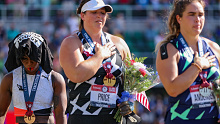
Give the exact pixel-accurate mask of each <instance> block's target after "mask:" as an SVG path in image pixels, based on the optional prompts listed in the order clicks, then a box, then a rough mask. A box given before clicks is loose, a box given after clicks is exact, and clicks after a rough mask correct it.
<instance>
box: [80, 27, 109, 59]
mask: <svg viewBox="0 0 220 124" xmlns="http://www.w3.org/2000/svg"><path fill="white" fill-rule="evenodd" d="M81 33H82V35H83V37H84V38H85V39H86V41H87V42H88V43H89V45H90V46H91V48H89V49H90V52H89V53H95V44H94V43H93V40H92V38H91V37H90V36H89V34H88V33H87V32H86V30H85V29H84V28H83V29H82V31H81ZM101 41H102V45H105V44H106V38H105V36H104V34H103V32H102V35H101ZM85 54H86V56H92V54H88V53H85Z"/></svg>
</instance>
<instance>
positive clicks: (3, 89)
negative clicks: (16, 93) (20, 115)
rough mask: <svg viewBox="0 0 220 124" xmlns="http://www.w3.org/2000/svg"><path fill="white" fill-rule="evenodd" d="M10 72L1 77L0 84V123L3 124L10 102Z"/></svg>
mask: <svg viewBox="0 0 220 124" xmlns="http://www.w3.org/2000/svg"><path fill="white" fill-rule="evenodd" d="M12 80H13V76H12V73H10V74H7V75H5V76H4V77H3V79H2V81H1V84H0V103H1V104H0V124H4V121H5V117H6V113H7V111H8V108H9V106H10V103H11V97H12V96H11V95H12V92H11V91H12V90H11V89H12Z"/></svg>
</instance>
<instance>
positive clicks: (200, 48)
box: [198, 39, 210, 88]
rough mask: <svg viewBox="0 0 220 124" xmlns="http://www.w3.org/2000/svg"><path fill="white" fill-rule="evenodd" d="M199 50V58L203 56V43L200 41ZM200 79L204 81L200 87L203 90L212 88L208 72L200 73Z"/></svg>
mask: <svg viewBox="0 0 220 124" xmlns="http://www.w3.org/2000/svg"><path fill="white" fill-rule="evenodd" d="M198 50H199V56H203V55H204V52H203V47H202V42H201V40H200V39H199V40H198ZM199 77H200V78H201V79H202V84H201V85H200V86H201V87H202V88H204V87H208V86H210V84H209V83H208V82H207V80H206V79H207V71H202V72H200V73H199Z"/></svg>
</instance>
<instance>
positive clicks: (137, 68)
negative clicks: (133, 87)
mask: <svg viewBox="0 0 220 124" xmlns="http://www.w3.org/2000/svg"><path fill="white" fill-rule="evenodd" d="M133 65H134V68H135V70H137V71H139V69H140V68H143V69H146V66H144V64H143V63H141V62H135V63H134V64H133Z"/></svg>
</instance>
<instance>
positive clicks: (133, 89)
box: [114, 55, 160, 122]
mask: <svg viewBox="0 0 220 124" xmlns="http://www.w3.org/2000/svg"><path fill="white" fill-rule="evenodd" d="M146 58H147V57H140V58H137V57H136V58H135V59H134V58H133V55H132V60H130V59H129V57H127V58H126V59H125V61H124V63H123V64H124V70H123V73H124V92H122V96H121V98H120V99H118V103H122V102H125V101H128V102H129V104H130V107H131V110H133V102H134V101H136V100H137V101H139V102H140V103H141V104H142V105H144V106H145V107H146V108H147V109H148V110H149V104H148V101H147V98H146V94H145V91H146V90H148V89H150V88H152V87H154V86H156V85H157V84H159V83H160V80H159V76H158V74H157V72H155V71H153V69H152V68H151V67H147V66H146V65H144V64H143V62H144V60H145V59H146ZM140 95H141V97H140ZM114 118H115V119H116V121H117V122H120V121H121V118H122V116H121V115H120V110H119V109H118V111H117V112H116V114H115V116H114Z"/></svg>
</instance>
